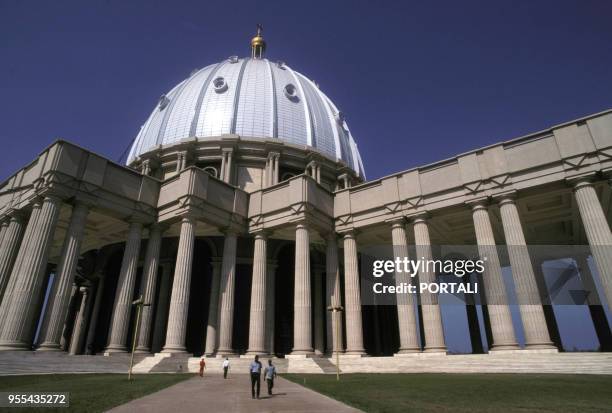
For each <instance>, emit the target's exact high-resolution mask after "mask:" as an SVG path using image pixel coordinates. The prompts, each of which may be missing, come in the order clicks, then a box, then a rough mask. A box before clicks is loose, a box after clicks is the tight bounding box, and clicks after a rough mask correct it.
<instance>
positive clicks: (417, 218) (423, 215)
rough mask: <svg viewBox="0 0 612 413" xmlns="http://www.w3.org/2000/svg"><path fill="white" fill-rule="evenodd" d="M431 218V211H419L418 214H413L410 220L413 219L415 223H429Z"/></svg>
mask: <svg viewBox="0 0 612 413" xmlns="http://www.w3.org/2000/svg"><path fill="white" fill-rule="evenodd" d="M429 218H430V214H429V212H426V211H424V212H419V213H417V214H414V215H411V216H410V220H411V221H412V223H413V224H418V223H425V224H426V223H427V220H428V219H429Z"/></svg>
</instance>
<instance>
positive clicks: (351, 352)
mask: <svg viewBox="0 0 612 413" xmlns="http://www.w3.org/2000/svg"><path fill="white" fill-rule="evenodd" d="M344 355H345V356H362V357H363V356H367V353H366V352H365V350H364V349H356V350H349V349H347V350H346V351H345V352H344Z"/></svg>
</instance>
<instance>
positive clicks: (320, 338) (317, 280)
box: [313, 266, 326, 355]
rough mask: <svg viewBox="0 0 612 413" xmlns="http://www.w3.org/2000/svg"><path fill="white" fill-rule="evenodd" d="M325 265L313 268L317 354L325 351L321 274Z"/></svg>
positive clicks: (315, 349)
mask: <svg viewBox="0 0 612 413" xmlns="http://www.w3.org/2000/svg"><path fill="white" fill-rule="evenodd" d="M324 273H325V267H323V266H315V268H314V280H313V282H314V289H313V290H314V302H313V307H314V343H315V344H314V351H315V354H317V355H322V354H323V353H325V313H324V311H326V310H325V309H324V308H323V299H324V297H323V274H324Z"/></svg>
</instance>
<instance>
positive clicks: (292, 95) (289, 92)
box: [285, 83, 299, 101]
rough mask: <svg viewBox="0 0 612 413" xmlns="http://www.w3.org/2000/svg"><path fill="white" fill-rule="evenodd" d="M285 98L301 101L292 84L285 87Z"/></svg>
mask: <svg viewBox="0 0 612 413" xmlns="http://www.w3.org/2000/svg"><path fill="white" fill-rule="evenodd" d="M285 96H287V99H289V100H291V101H297V100H299V98H298V95H297V88H296V87H295V86H294V85H293V84H291V83H289V84H288V85H287V86H285Z"/></svg>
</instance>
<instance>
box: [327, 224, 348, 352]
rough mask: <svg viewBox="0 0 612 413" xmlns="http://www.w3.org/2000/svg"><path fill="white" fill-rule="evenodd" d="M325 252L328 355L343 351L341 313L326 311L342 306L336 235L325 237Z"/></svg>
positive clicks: (331, 234)
mask: <svg viewBox="0 0 612 413" xmlns="http://www.w3.org/2000/svg"><path fill="white" fill-rule="evenodd" d="M326 241H327V251H326V255H325V272H326V279H325V281H326V283H325V286H326V287H325V289H326V293H325V299H326V314H327V317H326V320H327V323H326V324H327V349H326V352H327V353H328V354H332V352H337V351H343V350H344V346H343V345H342V313H340V312H337V311H327V308H328V307H339V306H341V305H342V297H341V287H340V271H339V268H338V241H337V240H336V233H334V232H332V233H330V234H328V236H327V240H326Z"/></svg>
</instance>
